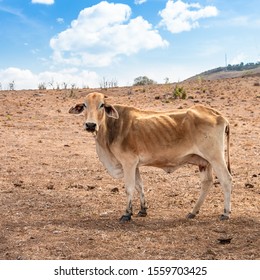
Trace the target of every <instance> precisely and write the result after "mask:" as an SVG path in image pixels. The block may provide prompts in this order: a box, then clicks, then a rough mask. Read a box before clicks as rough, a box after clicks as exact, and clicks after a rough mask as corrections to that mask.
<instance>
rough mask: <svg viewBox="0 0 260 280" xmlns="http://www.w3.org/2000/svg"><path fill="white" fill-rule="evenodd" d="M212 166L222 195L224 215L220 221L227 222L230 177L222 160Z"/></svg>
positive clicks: (229, 211)
mask: <svg viewBox="0 0 260 280" xmlns="http://www.w3.org/2000/svg"><path fill="white" fill-rule="evenodd" d="M212 166H213V169H214V171H215V173H216V175H217V177H218V179H219V182H220V185H221V186H222V189H223V193H224V213H223V214H222V215H221V216H220V220H227V219H229V214H230V213H231V202H230V201H231V191H232V176H231V174H230V173H229V171H228V169H227V166H226V163H225V160H224V158H223V159H221V160H219V161H217V162H213V163H212Z"/></svg>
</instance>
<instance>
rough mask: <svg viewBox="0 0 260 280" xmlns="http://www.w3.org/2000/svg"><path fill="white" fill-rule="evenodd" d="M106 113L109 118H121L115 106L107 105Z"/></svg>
mask: <svg viewBox="0 0 260 280" xmlns="http://www.w3.org/2000/svg"><path fill="white" fill-rule="evenodd" d="M105 111H106V114H107V116H108V117H110V118H114V119H118V118H119V115H118V112H117V110H116V109H115V107H114V106H112V105H107V104H106V105H105Z"/></svg>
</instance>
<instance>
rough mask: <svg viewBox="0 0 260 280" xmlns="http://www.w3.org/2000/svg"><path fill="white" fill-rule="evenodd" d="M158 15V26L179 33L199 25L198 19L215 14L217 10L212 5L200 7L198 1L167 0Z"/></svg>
mask: <svg viewBox="0 0 260 280" xmlns="http://www.w3.org/2000/svg"><path fill="white" fill-rule="evenodd" d="M159 15H160V16H161V17H162V20H161V21H160V23H159V26H163V27H166V29H167V30H168V31H170V32H172V33H180V32H183V31H190V30H191V29H193V28H197V27H199V22H198V20H199V19H201V18H207V17H213V16H217V15H218V10H217V8H216V7H214V6H206V7H202V6H201V5H200V4H199V3H193V4H187V3H184V2H183V1H181V0H178V1H176V2H174V1H173V0H168V2H167V3H166V7H165V9H163V10H162V11H160V12H159Z"/></svg>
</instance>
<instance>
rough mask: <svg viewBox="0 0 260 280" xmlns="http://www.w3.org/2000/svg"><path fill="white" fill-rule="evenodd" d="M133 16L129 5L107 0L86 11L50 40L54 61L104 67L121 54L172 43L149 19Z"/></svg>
mask: <svg viewBox="0 0 260 280" xmlns="http://www.w3.org/2000/svg"><path fill="white" fill-rule="evenodd" d="M130 17H131V8H130V7H129V6H128V5H125V4H114V3H108V2H106V1H103V2H100V3H99V4H97V5H94V6H92V7H89V8H86V9H84V10H82V11H81V12H80V13H79V16H78V18H77V19H76V20H73V21H72V22H71V26H70V27H69V28H68V29H66V30H65V31H63V32H61V33H59V34H58V35H57V36H55V37H53V38H52V39H51V40H50V46H51V48H52V49H53V59H54V61H55V62H56V63H64V64H71V65H75V66H79V65H87V66H94V67H103V66H108V65H109V64H111V62H112V61H113V60H115V59H118V58H119V57H120V56H121V55H127V56H129V55H132V54H135V53H138V52H139V51H141V50H150V49H154V48H158V47H166V46H168V42H167V41H165V40H163V39H162V38H161V36H160V34H159V33H158V31H157V30H155V29H153V27H152V25H151V24H150V23H149V22H148V21H146V20H144V19H143V18H142V17H140V16H139V17H136V18H133V19H130Z"/></svg>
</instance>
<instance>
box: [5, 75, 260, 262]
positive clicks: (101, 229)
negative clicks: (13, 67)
mask: <svg viewBox="0 0 260 280" xmlns="http://www.w3.org/2000/svg"><path fill="white" fill-rule="evenodd" d="M259 81H260V79H259V77H246V78H235V79H226V80H215V81H202V80H198V81H193V82H186V83H182V85H183V86H184V88H185V89H186V91H187V93H188V97H189V98H188V99H186V100H171V99H168V97H169V94H170V93H171V92H172V91H173V87H174V85H170V84H168V85H156V86H151V87H149V86H148V87H132V88H130V87H129V88H115V89H109V90H107V91H105V93H106V94H107V95H108V96H109V100H110V101H111V102H112V103H121V104H128V105H134V106H138V107H141V108H149V109H158V110H166V109H167V110H169V109H170V108H179V107H188V106H191V105H193V104H194V103H201V104H206V105H209V106H212V107H214V108H217V109H218V110H220V111H221V112H223V114H224V115H225V116H227V117H228V119H229V120H230V123H231V137H232V138H231V160H232V162H231V163H232V170H233V178H234V189H233V194H232V216H231V219H230V220H228V221H224V222H223V221H219V220H218V216H219V215H220V214H221V213H222V209H223V194H222V190H221V187H220V185H219V184H217V182H216V183H215V184H214V186H213V188H212V190H211V192H210V194H209V196H208V198H207V200H206V202H205V203H204V205H203V206H202V209H201V213H200V214H199V215H198V216H197V217H196V218H195V219H194V220H186V219H185V216H186V214H187V213H188V212H189V211H190V210H191V208H192V205H193V204H194V202H195V200H196V199H197V197H198V195H199V176H198V174H197V173H198V171H197V168H196V167H194V166H187V167H184V168H181V169H179V170H178V171H176V172H175V173H173V174H170V175H169V174H166V173H164V172H163V171H162V170H159V169H155V168H145V167H144V168H142V169H141V173H142V177H143V180H144V184H145V192H146V196H147V200H148V203H149V209H148V211H149V212H148V216H147V217H146V218H138V217H135V216H134V217H133V220H132V221H131V222H130V223H128V224H126V225H121V224H119V222H118V219H119V218H120V216H121V215H122V214H123V211H124V208H125V193H124V188H123V183H122V181H121V180H114V179H112V178H111V177H110V176H109V175H108V174H107V172H106V171H105V169H104V168H103V166H102V165H101V163H100V162H99V160H98V158H97V156H96V152H95V143H94V139H93V138H92V136H91V135H89V134H87V133H86V132H85V131H83V126H82V123H83V119H82V116H75V115H69V114H68V110H69V108H70V107H71V106H72V105H74V104H75V103H77V102H79V100H82V97H83V96H84V95H85V94H86V93H87V92H89V91H91V90H78V91H75V90H74V92H71V91H69V90H67V91H65V90H64V91H37V90H36V91H9V92H4V91H0V139H1V141H0V213H1V218H0V259H260V184H259V181H260V180H259V179H260V168H259V167H260V164H259V155H260V141H259V136H260V135H259V134H260V114H259V111H260V86H259ZM134 206H135V208H134V209H135V211H136V212H137V211H138V210H139V201H138V198H137V197H136V200H135V203H134ZM218 239H230V240H231V241H230V243H228V244H221V243H220V241H219V240H218Z"/></svg>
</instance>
